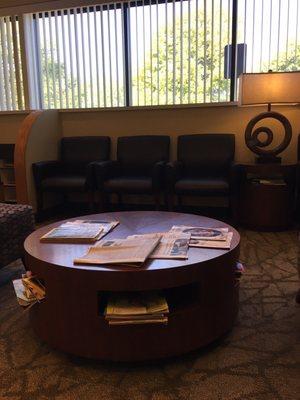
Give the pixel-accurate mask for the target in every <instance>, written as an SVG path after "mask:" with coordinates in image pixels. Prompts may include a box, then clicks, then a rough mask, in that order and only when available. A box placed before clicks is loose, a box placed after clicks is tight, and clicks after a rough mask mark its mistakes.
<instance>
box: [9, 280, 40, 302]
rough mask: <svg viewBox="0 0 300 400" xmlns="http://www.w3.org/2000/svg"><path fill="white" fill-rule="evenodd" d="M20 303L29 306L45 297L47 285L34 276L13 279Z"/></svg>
mask: <svg viewBox="0 0 300 400" xmlns="http://www.w3.org/2000/svg"><path fill="white" fill-rule="evenodd" d="M13 286H14V290H15V293H16V296H17V300H18V303H19V304H20V306H22V307H24V308H28V307H30V306H32V305H34V304H36V303H38V302H40V301H41V300H43V299H44V298H45V287H44V286H43V285H42V283H41V282H40V281H39V280H38V279H37V278H36V277H34V276H31V277H25V276H24V277H23V278H21V279H15V280H13Z"/></svg>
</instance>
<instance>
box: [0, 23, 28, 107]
mask: <svg viewBox="0 0 300 400" xmlns="http://www.w3.org/2000/svg"><path fill="white" fill-rule="evenodd" d="M23 108H24V93H23V78H22V62H21V52H20V36H19V23H18V20H17V18H16V17H14V16H13V17H0V110H1V111H7V110H19V109H23Z"/></svg>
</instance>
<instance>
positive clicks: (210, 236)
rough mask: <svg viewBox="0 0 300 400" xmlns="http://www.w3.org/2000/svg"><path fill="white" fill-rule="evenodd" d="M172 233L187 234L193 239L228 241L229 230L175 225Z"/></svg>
mask: <svg viewBox="0 0 300 400" xmlns="http://www.w3.org/2000/svg"><path fill="white" fill-rule="evenodd" d="M170 232H181V233H187V234H190V235H191V238H192V239H199V240H214V241H216V240H224V241H226V239H227V235H226V234H227V233H228V228H207V227H204V226H185V225H174V226H173V227H172V229H171V230H170Z"/></svg>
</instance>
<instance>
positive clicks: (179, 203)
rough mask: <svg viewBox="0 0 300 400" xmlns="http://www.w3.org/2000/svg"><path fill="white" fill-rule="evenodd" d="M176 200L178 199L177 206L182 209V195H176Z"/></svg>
mask: <svg viewBox="0 0 300 400" xmlns="http://www.w3.org/2000/svg"><path fill="white" fill-rule="evenodd" d="M177 201H178V207H179V209H180V210H181V209H182V197H181V196H179V195H178V196H177Z"/></svg>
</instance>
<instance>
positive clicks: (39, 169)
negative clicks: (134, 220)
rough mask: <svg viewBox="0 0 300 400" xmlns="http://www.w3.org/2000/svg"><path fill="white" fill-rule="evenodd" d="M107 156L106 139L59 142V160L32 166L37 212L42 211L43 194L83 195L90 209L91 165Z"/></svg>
mask: <svg viewBox="0 0 300 400" xmlns="http://www.w3.org/2000/svg"><path fill="white" fill-rule="evenodd" d="M109 156H110V138H109V137H108V136H80V137H66V138H63V139H61V148H60V159H59V160H58V161H56V160H55V161H40V162H37V163H35V164H33V165H32V168H33V175H34V179H35V185H36V192H37V209H38V212H40V211H42V209H43V203H44V201H43V199H44V193H46V192H56V193H62V194H63V195H64V197H66V196H67V195H68V194H69V193H73V192H87V193H88V194H89V202H90V206H91V208H92V207H93V192H94V189H95V182H94V169H93V162H94V161H98V162H100V161H101V162H102V161H106V160H108V159H109Z"/></svg>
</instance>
